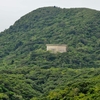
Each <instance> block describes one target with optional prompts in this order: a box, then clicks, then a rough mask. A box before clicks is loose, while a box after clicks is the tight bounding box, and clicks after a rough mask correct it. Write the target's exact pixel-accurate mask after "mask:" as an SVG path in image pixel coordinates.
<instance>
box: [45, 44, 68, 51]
mask: <svg viewBox="0 0 100 100" xmlns="http://www.w3.org/2000/svg"><path fill="white" fill-rule="evenodd" d="M46 46H47V51H51V52H52V53H57V52H59V53H63V52H66V51H67V46H66V45H65V44H47V45H46Z"/></svg>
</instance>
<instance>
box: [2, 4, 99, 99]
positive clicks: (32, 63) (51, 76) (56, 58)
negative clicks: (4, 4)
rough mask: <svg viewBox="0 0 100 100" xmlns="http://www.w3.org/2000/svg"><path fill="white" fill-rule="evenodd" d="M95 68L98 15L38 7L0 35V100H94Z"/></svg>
mask: <svg viewBox="0 0 100 100" xmlns="http://www.w3.org/2000/svg"><path fill="white" fill-rule="evenodd" d="M46 44H66V45H67V52H65V53H56V54H53V53H51V52H49V51H46ZM99 67H100V11H96V10H92V9H88V8H71V9H65V8H63V9H62V8H59V7H55V6H54V7H43V8H39V9H36V10H34V11H32V12H30V13H28V14H26V15H25V16H22V17H21V18H20V19H19V20H18V21H16V22H15V23H14V25H12V26H10V27H9V29H6V30H4V31H3V32H1V33H0V100H99V99H100V95H99V94H100V93H99V92H100V81H99V77H100V75H99V74H100V68H99Z"/></svg>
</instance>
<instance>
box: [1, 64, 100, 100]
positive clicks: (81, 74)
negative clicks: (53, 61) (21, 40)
mask: <svg viewBox="0 0 100 100" xmlns="http://www.w3.org/2000/svg"><path fill="white" fill-rule="evenodd" d="M99 99H100V68H97V69H95V68H84V69H76V70H75V69H71V68H54V67H51V68H48V69H44V68H40V67H37V66H34V67H24V68H23V67H22V68H15V69H9V70H1V71H0V100H99Z"/></svg>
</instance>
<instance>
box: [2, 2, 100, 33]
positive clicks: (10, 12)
mask: <svg viewBox="0 0 100 100" xmlns="http://www.w3.org/2000/svg"><path fill="white" fill-rule="evenodd" d="M47 6H58V7H61V8H76V7H77V8H78V7H86V8H91V9H96V10H99V11H100V0H0V32H1V31H3V30H5V29H7V28H9V26H11V25H13V24H14V22H15V21H16V20H18V19H19V18H20V17H21V16H23V15H25V14H27V13H29V12H31V11H33V10H35V9H37V8H40V7H47Z"/></svg>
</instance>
